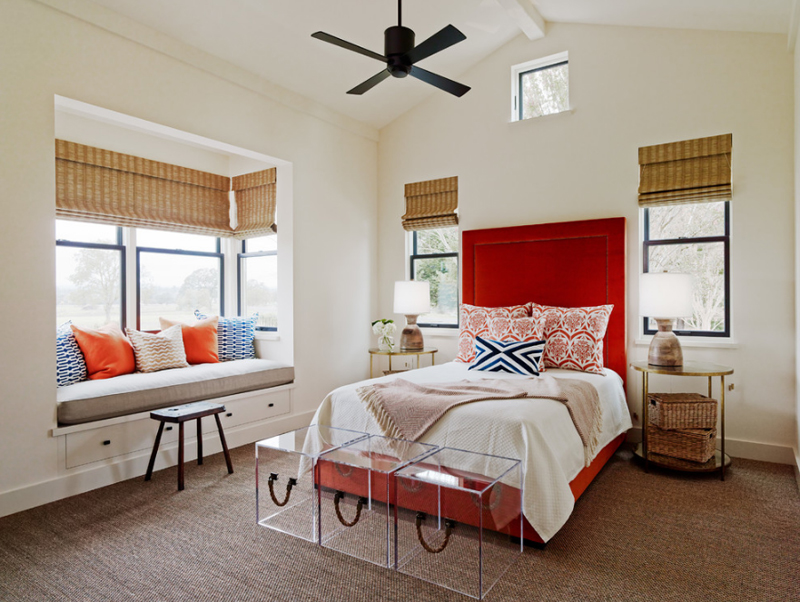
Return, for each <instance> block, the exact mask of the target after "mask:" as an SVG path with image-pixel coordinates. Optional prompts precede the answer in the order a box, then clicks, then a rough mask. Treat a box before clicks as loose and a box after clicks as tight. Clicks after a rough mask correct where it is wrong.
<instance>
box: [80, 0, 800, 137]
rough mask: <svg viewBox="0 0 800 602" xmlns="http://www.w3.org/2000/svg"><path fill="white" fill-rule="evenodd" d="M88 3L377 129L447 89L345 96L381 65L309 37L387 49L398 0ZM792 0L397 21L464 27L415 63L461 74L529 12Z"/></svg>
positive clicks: (766, 16) (596, 17)
mask: <svg viewBox="0 0 800 602" xmlns="http://www.w3.org/2000/svg"><path fill="white" fill-rule="evenodd" d="M93 1H94V2H95V3H96V4H100V5H102V6H105V7H106V8H109V9H111V10H113V11H115V12H117V13H119V14H121V15H123V16H125V17H127V18H129V19H132V20H134V21H136V22H138V23H141V24H144V25H147V26H149V27H151V28H152V29H155V30H157V31H159V32H161V33H163V34H166V35H167V36H170V37H172V38H175V39H177V40H179V41H181V42H183V43H185V44H188V45H190V46H194V47H196V48H199V49H201V50H203V51H205V52H207V53H209V54H212V55H215V56H217V57H219V58H222V59H224V60H226V61H228V62H230V63H232V64H234V65H236V66H238V67H241V68H243V69H246V70H248V71H250V72H252V73H255V74H257V75H259V76H261V77H263V78H265V79H267V80H269V81H271V82H273V83H276V84H278V85H280V86H283V87H284V88H288V89H289V90H293V91H295V92H297V93H300V94H302V95H303V96H306V97H308V98H311V99H313V100H315V101H317V102H319V103H322V104H323V105H326V106H328V107H330V108H331V109H333V110H335V111H338V112H340V113H343V114H345V115H348V116H350V117H353V118H355V119H357V120H359V121H362V122H364V123H366V124H369V125H371V126H373V127H376V128H380V127H383V126H384V125H386V124H388V123H390V122H391V121H393V120H394V119H396V118H397V117H398V116H400V115H401V114H403V113H404V112H406V111H407V110H409V109H410V108H412V107H413V106H415V105H416V104H418V103H419V102H421V101H422V100H423V99H425V98H427V97H428V96H429V95H431V94H444V92H439V91H437V90H436V89H434V88H433V87H431V86H428V85H427V84H424V83H422V82H420V81H417V80H415V79H413V78H404V79H394V78H389V79H387V80H386V81H384V82H383V83H381V84H379V85H378V86H377V87H375V88H373V89H372V90H370V91H369V92H367V93H366V94H364V95H363V96H353V95H348V94H346V92H347V90H349V89H350V88H352V87H353V86H355V85H356V84H359V83H361V82H362V81H364V80H365V79H367V78H369V77H371V76H372V75H375V74H376V73H377V72H378V71H380V70H381V65H380V63H378V62H377V61H375V60H373V59H370V58H367V57H364V56H360V55H358V54H355V53H352V52H349V51H346V50H343V49H341V48H337V47H335V46H331V45H330V44H326V43H324V42H321V41H318V40H315V39H313V38H311V34H312V33H314V32H315V31H320V30H321V31H325V32H327V33H330V34H332V35H335V36H337V37H340V38H344V39H345V40H348V41H350V42H353V43H354V44H358V45H359V46H363V47H366V48H369V49H370V50H374V51H376V52H378V53H381V54H383V31H384V29H386V28H387V27H389V26H391V25H396V24H397V2H396V1H395V0H169V1H165V0H93ZM792 1H793V0H405V2H404V3H403V25H405V26H406V27H410V28H411V29H413V30H414V31H415V32H416V36H417V38H416V41H417V43H419V42H421V41H422V40H424V39H426V38H427V37H428V36H430V35H432V34H434V33H436V32H437V31H438V30H439V29H441V28H442V27H444V26H445V25H447V24H453V25H455V26H456V27H457V28H458V29H460V30H461V31H462V32H464V34H466V36H467V39H466V41H464V42H461V43H459V44H457V45H455V46H453V47H451V48H449V49H447V50H445V51H444V52H441V53H440V54H437V55H434V56H433V57H430V58H428V59H425V60H424V61H423V62H422V63H420V66H421V67H424V68H425V69H428V70H429V71H434V72H436V73H439V74H441V75H444V76H446V77H449V78H450V79H455V80H459V77H460V76H461V75H462V74H463V73H464V72H465V71H467V70H468V69H469V68H470V67H472V66H473V65H474V64H476V63H477V62H479V61H480V60H481V59H483V58H485V57H486V56H488V55H489V54H491V53H492V52H493V51H494V50H496V49H497V48H499V47H500V46H502V45H503V44H505V43H506V42H508V41H509V40H510V39H512V38H513V37H515V36H517V35H521V31H522V29H521V27H523V26H525V25H531V23H532V21H531V20H530V19H531V15H533V17H534V18H536V17H539V16H540V17H541V18H543V19H544V20H546V21H549V22H573V23H598V24H609V25H610V24H615V25H632V26H645V27H672V28H683V29H718V30H731V31H756V32H772V33H783V34H786V33H788V30H789V21H790V14H791V9H792ZM521 9H522V10H521ZM526 13H527V15H526ZM520 15H522V16H520ZM534 28H535V27H534ZM528 32H530V28H528ZM463 83H465V84H467V85H470V82H469V81H464V82H463ZM451 100H452V102H458V99H456V98H455V97H453V98H452V99H451Z"/></svg>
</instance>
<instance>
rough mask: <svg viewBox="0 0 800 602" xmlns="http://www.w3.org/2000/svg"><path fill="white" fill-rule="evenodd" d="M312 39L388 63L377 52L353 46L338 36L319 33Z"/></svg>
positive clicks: (313, 35)
mask: <svg viewBox="0 0 800 602" xmlns="http://www.w3.org/2000/svg"><path fill="white" fill-rule="evenodd" d="M311 37H312V38H317V39H318V40H322V41H323V42H328V43H329V44H333V45H334V46H340V47H341V48H345V49H346V50H352V51H353V52H357V53H358V54H363V55H364V56H368V57H369V58H371V59H375V60H377V61H382V62H384V63H385V62H386V57H385V56H383V55H382V54H378V53H377V52H372V50H367V49H366V48H362V47H361V46H356V45H355V44H351V43H350V42H347V41H345V40H343V39H341V38H337V37H336V36H332V35H331V34H329V33H325V32H324V31H318V32H316V33H312V34H311Z"/></svg>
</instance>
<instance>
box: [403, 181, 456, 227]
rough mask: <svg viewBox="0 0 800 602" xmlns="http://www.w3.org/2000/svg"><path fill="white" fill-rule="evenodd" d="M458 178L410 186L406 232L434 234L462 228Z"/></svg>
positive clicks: (405, 223)
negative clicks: (459, 224) (460, 226)
mask: <svg viewBox="0 0 800 602" xmlns="http://www.w3.org/2000/svg"><path fill="white" fill-rule="evenodd" d="M457 209H458V176H453V177H452V178H442V179H440V180H427V181H425V182H415V183H414V184H406V213H405V215H404V216H403V228H405V229H406V230H409V231H412V230H430V229H433V228H446V227H448V226H457V225H458V213H457Z"/></svg>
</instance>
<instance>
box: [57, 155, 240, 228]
mask: <svg viewBox="0 0 800 602" xmlns="http://www.w3.org/2000/svg"><path fill="white" fill-rule="evenodd" d="M229 190H230V178H228V177H227V176H219V175H216V174H212V173H207V172H203V171H197V170H194V169H188V168H186V167H179V166H178V165H170V164H169V163H159V162H158V161H150V160H149V159H142V158H141V157H134V156H132V155H124V154H122V153H116V152H113V151H109V150H104V149H101V148H94V147H92V146H84V145H83V144H76V143H74V142H67V141H65V140H56V217H58V218H62V219H70V220H80V221H89V222H96V223H105V224H113V225H115V226H135V227H141V228H153V229H156V230H170V231H174V232H187V233H191V234H206V235H211V236H232V235H233V229H232V228H231V226H230V209H229V206H230V203H229V200H228V191H229Z"/></svg>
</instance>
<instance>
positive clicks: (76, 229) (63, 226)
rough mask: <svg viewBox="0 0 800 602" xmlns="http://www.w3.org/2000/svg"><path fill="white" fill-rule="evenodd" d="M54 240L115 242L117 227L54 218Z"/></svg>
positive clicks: (111, 243) (110, 243) (112, 243)
mask: <svg viewBox="0 0 800 602" xmlns="http://www.w3.org/2000/svg"><path fill="white" fill-rule="evenodd" d="M56 240H69V241H72V242H93V243H104V244H109V245H115V244H117V240H118V239H117V227H116V226H109V225H106V224H90V223H87V222H69V221H65V220H61V219H57V220H56Z"/></svg>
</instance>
